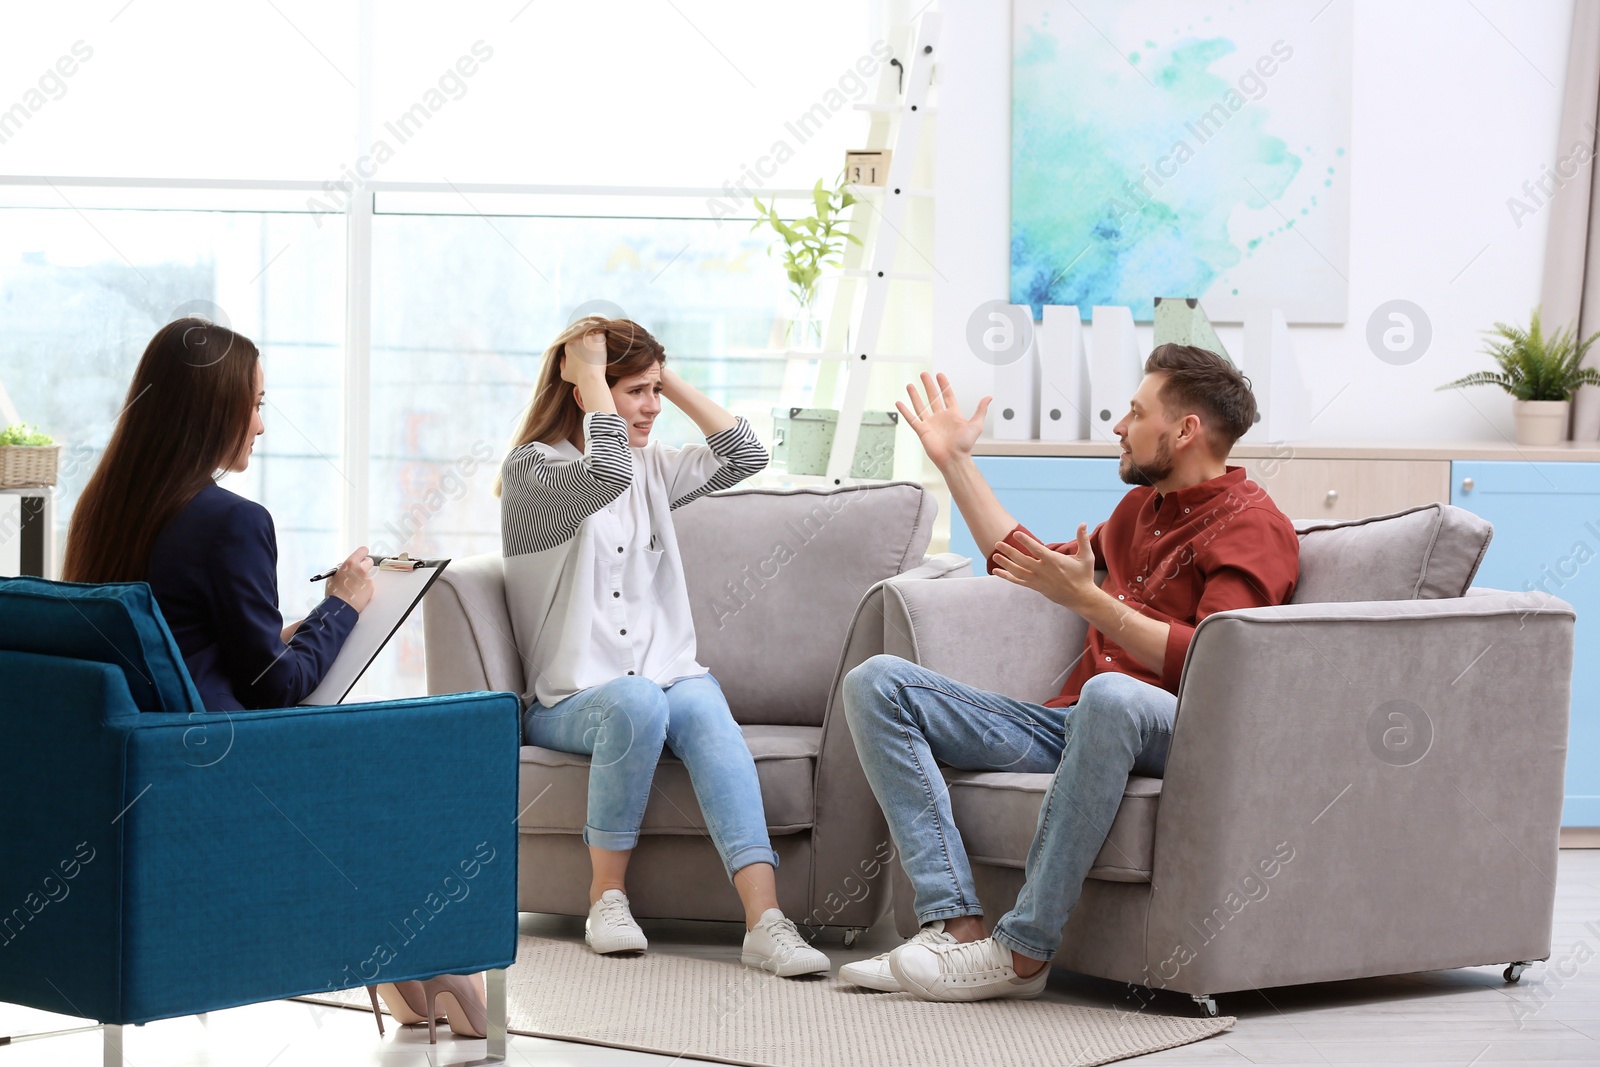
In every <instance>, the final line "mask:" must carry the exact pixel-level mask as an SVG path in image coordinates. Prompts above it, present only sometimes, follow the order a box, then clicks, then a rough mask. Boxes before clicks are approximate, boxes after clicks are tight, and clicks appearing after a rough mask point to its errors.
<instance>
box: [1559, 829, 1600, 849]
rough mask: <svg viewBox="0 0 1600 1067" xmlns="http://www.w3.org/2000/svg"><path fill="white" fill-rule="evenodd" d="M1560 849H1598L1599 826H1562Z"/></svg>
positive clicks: (1599, 841)
mask: <svg viewBox="0 0 1600 1067" xmlns="http://www.w3.org/2000/svg"><path fill="white" fill-rule="evenodd" d="M1561 847H1562V848H1600V826H1563V827H1562V828H1561Z"/></svg>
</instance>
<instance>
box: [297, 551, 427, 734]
mask: <svg viewBox="0 0 1600 1067" xmlns="http://www.w3.org/2000/svg"><path fill="white" fill-rule="evenodd" d="M449 562H450V561H449V560H447V559H425V560H420V561H419V562H418V563H417V567H416V569H415V570H411V571H391V570H384V569H382V568H374V569H373V571H372V602H371V603H369V604H368V605H367V607H366V610H365V611H363V612H362V613H361V617H360V618H358V619H357V620H356V625H355V629H353V630H351V631H350V636H349V637H347V638H345V642H344V647H343V648H341V649H340V650H339V655H338V656H337V657H335V659H334V661H333V665H332V666H330V667H329V668H328V673H327V674H325V675H323V677H322V684H321V685H319V686H317V688H316V689H315V690H313V691H312V693H311V695H310V696H308V697H306V698H305V699H304V700H302V701H301V702H300V703H302V704H338V703H341V702H342V701H343V700H344V698H345V697H347V696H349V695H350V690H352V689H354V688H355V685H356V682H358V681H360V680H361V676H362V675H363V674H364V673H366V670H367V668H368V667H369V666H371V665H372V661H373V660H375V659H377V658H378V653H379V652H382V651H383V646H384V645H386V644H388V643H389V638H391V637H393V636H394V632H395V631H396V630H398V629H400V624H401V623H403V622H405V621H406V618H407V617H408V616H409V615H410V614H411V610H412V609H413V608H415V607H416V606H417V604H418V603H420V602H421V600H422V596H423V594H424V593H426V592H427V591H428V587H429V586H431V585H432V584H433V583H434V580H435V579H436V578H438V577H439V575H441V574H443V573H444V568H445V565H446V564H448V563H449Z"/></svg>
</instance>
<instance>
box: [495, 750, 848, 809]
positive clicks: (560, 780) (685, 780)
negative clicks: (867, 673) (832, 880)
mask: <svg viewBox="0 0 1600 1067" xmlns="http://www.w3.org/2000/svg"><path fill="white" fill-rule="evenodd" d="M740 729H742V730H743V731H744V740H745V744H747V745H749V746H750V754H751V755H752V756H754V757H755V761H756V777H757V778H758V779H759V780H760V782H761V801H762V804H763V806H764V807H765V808H766V815H767V831H768V832H769V833H772V834H788V833H794V832H795V831H797V830H806V829H809V828H810V827H811V824H812V821H813V818H814V815H813V813H814V811H815V804H814V802H813V789H812V785H813V782H814V781H815V779H816V758H817V752H818V750H819V748H820V746H821V744H822V729H821V728H820V727H816V726H744V727H740ZM521 781H522V784H521V795H520V798H519V799H518V801H517V803H518V806H519V808H520V814H519V815H518V816H517V829H518V830H520V831H521V832H522V833H525V834H581V833H583V824H584V817H585V815H586V813H587V812H588V809H589V757H588V756H579V755H574V754H572V753H570V752H558V751H556V750H555V749H550V748H539V747H538V746H536V745H524V746H523V748H522V771H521ZM640 832H641V833H645V834H703V833H705V832H706V820H705V816H704V815H703V814H701V811H700V804H699V802H698V801H697V800H695V795H694V785H693V784H692V783H691V782H690V781H689V770H688V768H687V767H685V766H684V765H683V763H682V762H681V761H680V760H678V759H676V758H675V757H674V756H672V754H671V752H670V750H669V751H666V752H663V753H662V755H661V762H660V763H659V764H657V766H656V777H655V782H654V786H653V788H652V789H651V792H650V802H649V803H648V804H647V805H646V806H645V809H644V824H643V826H641V827H640Z"/></svg>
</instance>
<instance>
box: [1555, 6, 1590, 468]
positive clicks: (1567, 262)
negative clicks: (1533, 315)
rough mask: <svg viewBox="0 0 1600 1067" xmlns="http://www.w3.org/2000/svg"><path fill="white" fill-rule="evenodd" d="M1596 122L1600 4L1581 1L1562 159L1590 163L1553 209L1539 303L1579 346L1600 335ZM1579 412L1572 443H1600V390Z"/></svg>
mask: <svg viewBox="0 0 1600 1067" xmlns="http://www.w3.org/2000/svg"><path fill="white" fill-rule="evenodd" d="M1597 121H1600V3H1596V2H1593V0H1578V2H1577V3H1575V4H1573V5H1572V45H1571V50H1570V52H1569V53H1568V56H1567V84H1566V89H1565V96H1564V97H1563V102H1562V106H1561V133H1560V140H1559V141H1558V142H1557V151H1556V158H1557V160H1558V161H1559V160H1562V159H1566V158H1568V157H1570V156H1572V155H1573V153H1574V151H1575V150H1578V149H1579V148H1580V146H1581V149H1582V153H1581V155H1580V156H1579V157H1578V158H1582V159H1585V162H1584V163H1583V164H1582V166H1580V167H1579V168H1578V173H1577V176H1576V177H1574V178H1573V179H1571V180H1570V181H1568V182H1567V184H1566V186H1565V188H1563V189H1562V190H1561V191H1560V193H1558V194H1557V195H1556V197H1555V198H1554V200H1553V201H1552V203H1551V205H1550V235H1549V237H1548V238H1547V244H1546V246H1545V257H1544V284H1543V289H1542V292H1541V294H1540V303H1541V307H1542V312H1541V318H1542V320H1543V322H1544V324H1545V328H1546V329H1549V330H1555V329H1560V328H1562V327H1565V326H1575V327H1577V330H1578V336H1579V337H1580V338H1583V337H1588V336H1589V335H1590V334H1592V333H1594V332H1596V331H1600V182H1596V181H1595V180H1594V176H1595V167H1596V165H1597V163H1596V161H1595V159H1594V153H1595V142H1596V140H1597V138H1596V136H1595V127H1596V123H1597ZM1569 166H1570V164H1569ZM1562 176H1563V177H1565V174H1563V175H1562ZM1584 364H1585V365H1586V366H1590V367H1600V342H1596V344H1595V345H1594V347H1593V348H1591V349H1589V355H1588V357H1587V358H1586V359H1585V360H1584ZM1572 407H1573V412H1572V437H1573V439H1574V440H1578V441H1593V440H1597V439H1600V388H1596V387H1594V386H1585V387H1584V388H1583V389H1581V390H1579V392H1578V395H1577V396H1576V397H1575V398H1574V402H1573V405H1572Z"/></svg>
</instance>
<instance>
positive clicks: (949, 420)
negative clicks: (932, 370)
mask: <svg viewBox="0 0 1600 1067" xmlns="http://www.w3.org/2000/svg"><path fill="white" fill-rule="evenodd" d="M922 388H923V393H918V392H917V387H916V384H915V383H911V384H908V385H907V386H906V393H907V394H908V395H909V396H910V397H911V405H910V406H909V407H907V406H906V403H905V401H903V400H902V401H899V402H897V403H896V404H895V407H897V408H899V409H900V414H901V415H903V416H905V420H906V424H907V425H908V426H910V427H911V428H912V429H913V430H915V431H916V433H917V439H918V440H920V441H921V442H922V450H923V451H924V452H926V453H927V454H928V458H929V459H930V460H932V461H933V465H934V466H935V467H939V468H940V469H943V467H944V465H945V464H946V463H948V462H949V461H950V460H952V459H956V458H959V457H961V456H969V455H971V454H972V446H973V445H974V444H976V443H977V440H978V435H979V434H981V433H982V432H983V416H984V414H985V413H986V412H987V411H988V410H989V401H990V400H991V399H993V398H992V397H987V396H986V397H984V398H983V399H982V400H980V401H978V407H977V410H976V411H974V412H973V414H972V417H971V418H967V417H966V416H965V415H963V414H961V406H960V404H958V403H957V402H956V391H955V390H954V389H952V388H951V387H950V379H948V378H946V377H945V376H944V375H943V374H940V375H939V377H938V380H937V382H936V381H935V380H934V376H933V375H931V374H929V373H928V372H927V371H923V372H922ZM924 393H925V394H926V395H923V394H924Z"/></svg>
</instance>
